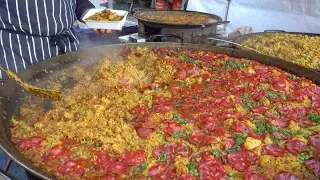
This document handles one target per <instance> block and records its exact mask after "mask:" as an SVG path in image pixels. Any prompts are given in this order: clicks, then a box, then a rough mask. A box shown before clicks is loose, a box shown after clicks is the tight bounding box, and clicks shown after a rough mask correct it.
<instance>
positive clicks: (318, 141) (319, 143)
mask: <svg viewBox="0 0 320 180" xmlns="http://www.w3.org/2000/svg"><path fill="white" fill-rule="evenodd" d="M309 141H310V143H311V144H312V146H314V147H315V148H317V149H319V150H320V134H319V133H317V134H313V135H311V136H309Z"/></svg>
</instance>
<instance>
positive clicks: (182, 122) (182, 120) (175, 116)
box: [172, 113, 188, 125]
mask: <svg viewBox="0 0 320 180" xmlns="http://www.w3.org/2000/svg"><path fill="white" fill-rule="evenodd" d="M172 119H173V120H175V121H177V122H178V123H179V124H182V125H183V124H188V121H186V120H184V119H182V118H181V116H180V114H178V113H173V118H172Z"/></svg>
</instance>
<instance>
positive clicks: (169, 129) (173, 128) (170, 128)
mask: <svg viewBox="0 0 320 180" xmlns="http://www.w3.org/2000/svg"><path fill="white" fill-rule="evenodd" d="M181 130H182V126H181V125H180V124H179V123H177V122H171V123H168V124H167V125H166V126H165V127H164V128H163V132H164V133H166V134H167V135H169V136H172V135H173V134H175V133H177V132H179V131H181Z"/></svg>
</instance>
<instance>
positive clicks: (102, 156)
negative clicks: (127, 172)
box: [92, 151, 117, 173]
mask: <svg viewBox="0 0 320 180" xmlns="http://www.w3.org/2000/svg"><path fill="white" fill-rule="evenodd" d="M92 161H93V164H94V165H95V166H96V167H98V168H102V169H104V170H105V172H106V173H110V172H111V169H110V168H111V167H112V166H113V165H115V164H116V162H117V159H116V158H115V157H113V156H111V155H110V154H109V153H107V152H103V151H101V152H98V153H97V159H96V160H92Z"/></svg>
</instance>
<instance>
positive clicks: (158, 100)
mask: <svg viewBox="0 0 320 180" xmlns="http://www.w3.org/2000/svg"><path fill="white" fill-rule="evenodd" d="M152 102H153V105H164V106H165V105H166V106H168V105H170V104H171V102H170V99H169V98H167V97H165V96H164V95H163V94H157V95H155V96H154V97H153V100H152Z"/></svg>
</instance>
